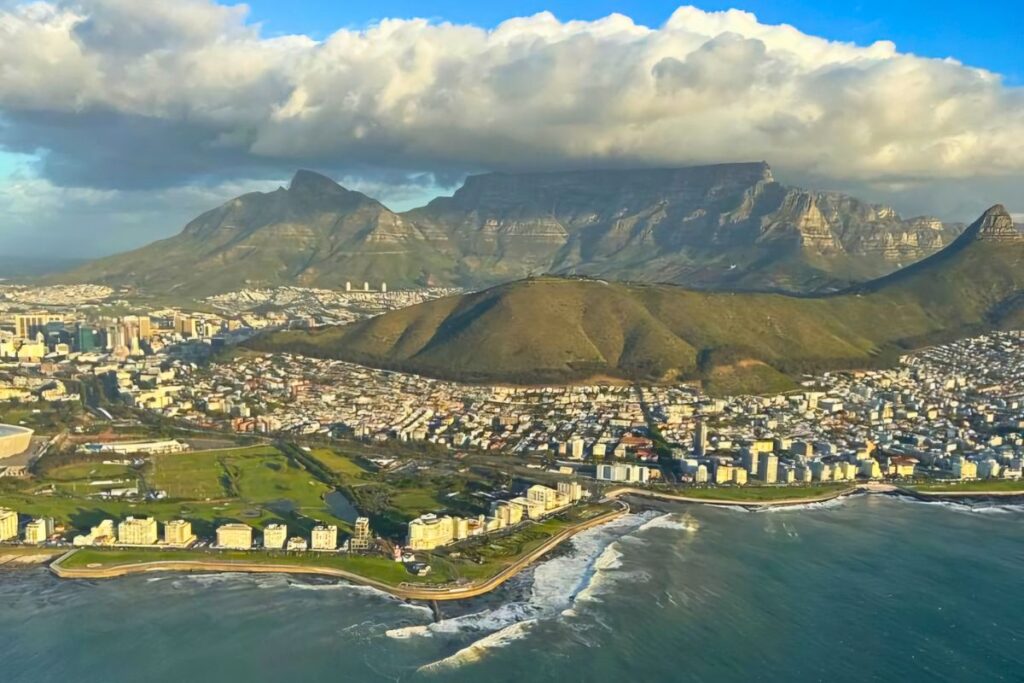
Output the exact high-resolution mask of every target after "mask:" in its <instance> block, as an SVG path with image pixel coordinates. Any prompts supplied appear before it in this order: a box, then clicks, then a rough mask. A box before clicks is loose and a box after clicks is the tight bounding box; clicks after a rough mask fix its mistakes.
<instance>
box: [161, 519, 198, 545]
mask: <svg viewBox="0 0 1024 683" xmlns="http://www.w3.org/2000/svg"><path fill="white" fill-rule="evenodd" d="M195 540H196V537H195V534H193V533H192V522H189V521H186V520H184V519H175V520H172V521H170V522H167V524H164V543H166V544H167V545H170V546H174V547H179V548H184V547H186V546H189V545H192V543H194V542H195Z"/></svg>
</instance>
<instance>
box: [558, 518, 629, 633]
mask: <svg viewBox="0 0 1024 683" xmlns="http://www.w3.org/2000/svg"><path fill="white" fill-rule="evenodd" d="M645 526H646V525H645ZM642 528H643V527H640V529H637V531H640V530H641V529H642ZM621 567H622V553H621V552H620V551H619V549H618V543H617V542H614V543H612V544H610V545H609V546H608V547H606V548H605V549H604V551H603V552H602V553H601V554H600V555H598V557H597V559H596V560H594V569H593V572H592V573H591V575H590V580H589V581H587V583H586V585H585V586H584V587H583V589H582V590H580V591H579V592H578V593H577V594H576V595H575V596H573V600H572V604H573V605H574V606H575V605H576V604H579V603H586V602H600V598H599V597H598V596H600V595H601V594H602V593H603V592H604V589H605V587H606V586H607V585H608V584H609V583H610V581H611V574H610V572H612V571H614V570H616V569H620V568H621ZM577 614H578V613H577V612H576V610H575V608H574V607H569V608H567V609H565V610H562V615H563V616H577Z"/></svg>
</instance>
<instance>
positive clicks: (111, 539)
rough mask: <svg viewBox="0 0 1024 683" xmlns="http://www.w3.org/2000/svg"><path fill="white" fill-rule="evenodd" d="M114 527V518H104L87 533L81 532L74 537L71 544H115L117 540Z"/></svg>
mask: <svg viewBox="0 0 1024 683" xmlns="http://www.w3.org/2000/svg"><path fill="white" fill-rule="evenodd" d="M115 531H116V529H115V528H114V520H112V519H104V520H103V521H102V522H100V523H99V524H97V525H96V526H94V527H92V528H91V529H89V533H87V534H79V535H78V536H75V537H74V539H72V541H71V544H72V545H76V546H84V545H114V543H115V542H116V540H117V536H116V534H115Z"/></svg>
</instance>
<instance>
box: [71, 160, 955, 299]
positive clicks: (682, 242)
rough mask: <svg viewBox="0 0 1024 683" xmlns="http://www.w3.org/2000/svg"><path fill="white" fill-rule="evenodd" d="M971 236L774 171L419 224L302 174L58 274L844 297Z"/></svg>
mask: <svg viewBox="0 0 1024 683" xmlns="http://www.w3.org/2000/svg"><path fill="white" fill-rule="evenodd" d="M962 229H963V226H961V225H957V224H943V223H942V222H941V221H939V220H938V219H936V218H933V217H918V218H911V219H903V218H902V217H900V216H899V215H898V214H897V213H896V211H895V210H894V209H892V208H891V207H887V206H881V205H876V204H868V203H865V202H862V201H860V200H857V199H854V198H852V197H849V196H846V195H843V194H838V193H833V192H813V191H808V190H802V189H798V188H792V187H787V186H785V185H782V184H780V183H778V182H777V181H776V180H775V179H774V177H773V175H772V171H771V169H770V168H769V167H768V165H767V164H765V163H763V162H757V163H738V164H720V165H713V166H698V167H691V168H676V169H641V170H604V171H566V172H548V173H514V174H513V173H488V174H483V175H475V176H470V177H469V178H467V179H466V181H465V183H464V184H463V185H462V187H460V188H459V189H458V190H457V191H456V192H455V193H454V195H453V196H451V197H439V198H437V199H434V200H433V201H431V202H430V203H429V204H427V205H426V206H424V207H422V208H418V209H414V210H412V211H407V212H405V213H395V212H393V211H391V210H389V209H388V208H387V207H385V206H384V205H383V204H381V203H380V202H378V201H377V200H375V199H373V198H371V197H368V196H366V195H365V194H362V193H360V192H355V191H352V190H348V189H345V188H343V187H342V186H340V185H338V184H337V183H335V182H334V181H333V180H331V179H329V178H327V177H326V176H323V175H320V174H318V173H314V172H312V171H299V172H297V173H296V174H295V176H294V178H293V179H292V181H291V183H290V184H289V186H288V187H287V188H284V187H282V188H279V189H277V190H275V191H273V192H267V193H259V192H256V193H250V194H246V195H242V196H240V197H237V198H235V199H232V200H230V201H228V202H227V203H225V204H223V205H222V206H220V207H218V208H216V209H213V210H211V211H208V212H206V213H204V214H202V215H200V216H199V217H198V218H196V219H195V220H193V221H191V222H190V223H189V224H188V225H186V226H185V228H184V230H183V231H182V232H181V233H180V234H178V235H176V236H174V237H171V238H168V239H165V240H161V241H159V242H155V243H153V244H150V245H148V246H146V247H143V248H141V249H137V250H135V251H131V252H128V253H124V254H119V255H115V256H111V257H107V258H104V259H100V260H98V261H94V262H92V263H89V264H87V265H85V266H83V267H81V268H77V269H74V270H71V271H69V272H67V273H64V274H61V275H59V276H57V277H56V278H54V279H55V281H59V282H96V283H104V284H112V285H124V286H133V287H138V288H141V289H143V290H154V291H160V292H175V293H181V294H187V295H190V296H200V295H207V294H213V293H219V292H224V291H228V290H233V289H240V288H245V287H263V286H275V285H284V284H288V285H302V286H315V287H341V286H343V285H344V283H345V282H348V281H351V282H354V283H362V282H363V281H370V282H372V283H374V284H376V283H379V282H381V281H386V282H387V283H388V285H389V286H390V287H392V288H397V287H407V286H423V285H458V286H463V287H467V288H475V287H479V286H486V285H490V284H495V283H499V282H504V281H509V280H514V279H517V278H522V277H527V276H532V275H538V274H542V273H556V274H580V275H591V276H595V277H604V278H611V279H617V280H629V281H635V282H668V283H676V284H685V285H687V286H690V287H694V288H701V289H732V290H782V291H791V292H811V291H830V290H837V289H840V288H843V287H846V286H848V285H850V284H853V283H857V282H863V281H866V280H870V279H872V278H876V277H879V276H882V275H885V274H887V273H889V272H892V271H894V270H897V269H898V268H900V267H902V266H904V265H908V264H910V263H912V262H914V261H917V260H919V259H921V258H923V257H925V256H927V255H929V254H932V253H934V252H936V251H937V250H939V249H941V248H943V247H944V246H946V245H947V244H949V243H950V242H951V241H952V240H953V239H954V238H955V237H956V235H958V234H959V233H960V231H961V230H962Z"/></svg>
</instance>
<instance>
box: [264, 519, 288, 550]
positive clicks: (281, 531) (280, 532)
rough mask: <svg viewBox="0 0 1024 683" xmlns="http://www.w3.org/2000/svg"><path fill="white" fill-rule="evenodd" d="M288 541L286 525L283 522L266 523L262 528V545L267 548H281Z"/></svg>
mask: <svg viewBox="0 0 1024 683" xmlns="http://www.w3.org/2000/svg"><path fill="white" fill-rule="evenodd" d="M287 542H288V527H287V526H286V525H284V524H268V525H267V526H266V527H264V528H263V547H264V548H266V549H267V550H281V549H282V548H284V544H285V543H287Z"/></svg>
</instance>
